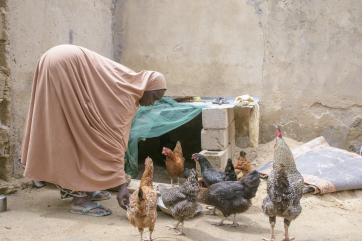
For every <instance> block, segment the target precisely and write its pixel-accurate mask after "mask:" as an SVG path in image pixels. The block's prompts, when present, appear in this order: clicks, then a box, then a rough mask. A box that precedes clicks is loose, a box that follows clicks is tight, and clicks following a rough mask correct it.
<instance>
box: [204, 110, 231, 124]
mask: <svg viewBox="0 0 362 241" xmlns="http://www.w3.org/2000/svg"><path fill="white" fill-rule="evenodd" d="M233 120H234V109H233V108H230V107H228V108H226V107H213V108H205V109H203V110H202V126H203V128H204V129H226V128H227V127H228V126H229V124H230V123H231V122H232V121H233Z"/></svg>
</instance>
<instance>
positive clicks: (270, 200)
mask: <svg viewBox="0 0 362 241" xmlns="http://www.w3.org/2000/svg"><path fill="white" fill-rule="evenodd" d="M303 184H304V181H303V177H302V175H301V174H300V173H299V172H298V170H297V168H296V165H295V162H294V158H293V154H292V152H291V151H290V149H289V147H288V145H287V144H286V143H285V141H284V139H283V137H282V132H281V131H280V128H279V127H277V130H276V143H275V146H274V161H273V169H272V171H271V173H270V175H269V178H268V183H267V197H266V198H265V199H264V200H263V204H262V209H263V212H264V213H265V214H266V215H267V216H269V222H270V225H271V239H264V240H275V234H274V226H275V221H276V217H277V216H278V217H283V218H284V231H285V233H284V239H283V240H284V241H288V240H292V238H289V234H288V228H289V225H290V223H291V221H293V220H294V219H296V218H297V217H298V216H299V214H300V213H301V211H302V207H301V205H300V199H301V198H302V195H303Z"/></svg>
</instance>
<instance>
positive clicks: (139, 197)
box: [127, 157, 157, 241]
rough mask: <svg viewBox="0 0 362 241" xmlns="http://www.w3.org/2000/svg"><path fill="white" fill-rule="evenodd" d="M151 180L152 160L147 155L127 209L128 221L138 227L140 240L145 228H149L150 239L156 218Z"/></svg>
mask: <svg viewBox="0 0 362 241" xmlns="http://www.w3.org/2000/svg"><path fill="white" fill-rule="evenodd" d="M152 180H153V162H152V159H151V158H149V157H147V158H146V160H145V171H144V172H143V175H142V178H141V182H140V187H139V189H138V190H136V191H135V192H133V193H132V195H131V196H130V204H129V208H128V209H127V218H128V221H129V222H130V223H131V224H132V225H133V226H135V227H137V228H138V230H139V232H140V234H141V241H142V240H143V230H144V229H145V228H148V229H149V231H150V234H149V240H152V232H153V230H154V227H155V223H156V219H157V192H156V191H155V190H153V187H152Z"/></svg>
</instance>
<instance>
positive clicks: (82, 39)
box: [1, 0, 113, 173]
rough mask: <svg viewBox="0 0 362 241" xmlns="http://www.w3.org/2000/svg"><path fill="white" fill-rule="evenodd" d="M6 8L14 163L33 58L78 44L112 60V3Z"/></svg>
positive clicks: (83, 0) (43, 0)
mask: <svg viewBox="0 0 362 241" xmlns="http://www.w3.org/2000/svg"><path fill="white" fill-rule="evenodd" d="M1 2H2V1H1ZM7 4H8V12H7V19H8V29H9V43H10V46H9V53H8V59H9V64H10V69H11V117H12V127H11V133H12V135H11V136H12V140H11V143H12V145H11V147H12V148H11V150H12V153H11V157H12V158H13V160H17V159H18V158H19V157H20V155H19V154H20V148H21V139H22V134H23V127H24V124H25V118H26V114H27V110H28V104H29V101H30V92H31V84H32V76H33V72H34V70H35V67H36V63H37V61H38V59H39V57H40V56H41V55H42V53H43V52H45V51H46V50H47V49H49V48H50V47H52V46H55V45H58V44H64V43H72V44H76V45H82V46H85V47H87V48H89V49H92V50H95V51H97V52H99V53H100V54H102V55H105V56H108V57H112V56H113V48H112V6H113V1H112V0H102V1H97V0H77V1H74V0H52V1H49V0H36V1H35V0H8V1H7ZM18 173H21V170H20V171H18Z"/></svg>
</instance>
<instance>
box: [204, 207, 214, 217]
mask: <svg viewBox="0 0 362 241" xmlns="http://www.w3.org/2000/svg"><path fill="white" fill-rule="evenodd" d="M206 208H207V209H208V210H210V212H208V213H205V214H206V215H212V216H216V208H215V207H213V206H207V207H206Z"/></svg>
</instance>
